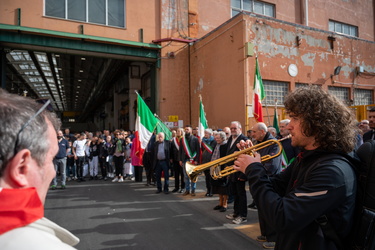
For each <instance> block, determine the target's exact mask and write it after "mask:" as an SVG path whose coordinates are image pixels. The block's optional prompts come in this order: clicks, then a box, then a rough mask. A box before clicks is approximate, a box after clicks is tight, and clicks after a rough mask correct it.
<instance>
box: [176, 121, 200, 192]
mask: <svg viewBox="0 0 375 250" xmlns="http://www.w3.org/2000/svg"><path fill="white" fill-rule="evenodd" d="M192 131H193V129H192V127H191V126H190V125H186V126H185V136H183V137H182V138H181V145H180V165H181V167H182V168H183V171H184V177H185V188H186V191H185V193H184V194H183V195H184V196H185V195H188V194H190V192H191V195H192V196H195V188H196V186H197V183H195V182H192V181H191V180H190V178H189V176H188V174H187V173H186V169H185V164H186V162H187V161H189V162H190V163H191V164H193V165H197V164H198V162H199V159H200V146H199V140H198V138H197V137H196V136H194V135H193V134H192Z"/></svg>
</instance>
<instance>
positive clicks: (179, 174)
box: [172, 160, 185, 189]
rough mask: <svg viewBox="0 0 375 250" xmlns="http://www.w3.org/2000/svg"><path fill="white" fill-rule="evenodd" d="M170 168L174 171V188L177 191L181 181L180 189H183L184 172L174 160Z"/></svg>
mask: <svg viewBox="0 0 375 250" xmlns="http://www.w3.org/2000/svg"><path fill="white" fill-rule="evenodd" d="M172 167H173V169H174V187H175V188H176V189H179V188H180V181H181V189H185V180H184V171H182V167H181V166H180V162H179V161H175V160H174V161H173V166H172Z"/></svg>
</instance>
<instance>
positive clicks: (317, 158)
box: [234, 87, 356, 250]
mask: <svg viewBox="0 0 375 250" xmlns="http://www.w3.org/2000/svg"><path fill="white" fill-rule="evenodd" d="M284 105H285V109H286V111H287V113H288V114H289V116H290V119H291V121H290V123H289V124H288V126H287V129H288V130H289V131H290V134H291V136H292V146H299V147H301V148H302V152H301V153H300V154H299V156H298V159H297V160H295V161H294V162H293V163H292V164H291V165H290V166H289V167H288V168H286V169H285V171H283V172H281V173H280V174H277V175H275V176H273V177H269V176H268V175H267V172H266V169H265V168H264V167H263V165H262V164H261V163H260V159H261V158H260V155H259V153H255V157H252V156H249V155H244V154H242V155H240V156H239V157H238V158H237V159H236V161H235V162H234V163H235V165H236V166H235V167H234V168H235V169H236V170H240V171H241V172H243V173H245V174H246V175H247V176H248V179H249V181H250V183H251V187H250V190H251V193H252V195H253V198H254V200H255V202H256V204H257V205H258V209H260V210H262V214H264V215H265V216H264V217H265V219H266V220H267V224H268V225H271V226H272V227H273V228H275V229H276V231H277V237H276V247H275V249H288V250H291V249H320V250H324V249H339V248H340V246H338V244H340V242H343V241H344V239H345V238H346V237H347V235H348V233H349V231H350V228H351V225H352V223H353V212H354V208H355V193H356V192H355V191H356V178H355V173H354V172H353V169H352V167H351V166H350V164H349V162H347V161H345V160H344V159H343V157H347V154H348V153H349V152H351V151H352V150H353V149H354V145H355V142H356V141H355V140H356V139H355V132H356V130H355V120H354V119H353V117H352V114H351V111H350V110H349V109H348V108H347V107H346V106H345V105H344V104H343V103H341V102H340V101H339V100H338V99H336V98H335V97H334V96H332V95H330V94H328V93H327V92H325V91H324V90H322V89H321V88H319V87H309V88H299V89H297V90H295V91H294V92H293V93H290V94H289V95H288V96H287V97H286V99H285V102H284ZM327 155H328V157H327ZM340 156H343V157H341V158H340ZM323 215H325V216H326V217H327V219H328V222H329V223H330V224H331V225H332V227H333V229H334V230H335V231H336V232H337V235H338V236H339V238H340V241H338V242H336V243H335V242H334V241H333V240H331V239H328V238H327V237H325V236H324V231H323V230H322V229H321V226H320V224H318V223H317V222H316V220H317V219H320V218H321V217H322V216H323Z"/></svg>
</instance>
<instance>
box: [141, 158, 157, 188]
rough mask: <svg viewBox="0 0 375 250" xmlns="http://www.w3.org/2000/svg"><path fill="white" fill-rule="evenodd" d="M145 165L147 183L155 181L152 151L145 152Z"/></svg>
mask: <svg viewBox="0 0 375 250" xmlns="http://www.w3.org/2000/svg"><path fill="white" fill-rule="evenodd" d="M143 166H144V168H145V171H146V178H147V183H151V182H155V174H154V163H153V160H152V154H151V153H150V152H145V153H144V154H143Z"/></svg>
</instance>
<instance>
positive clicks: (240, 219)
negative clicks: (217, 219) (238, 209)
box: [232, 216, 247, 225]
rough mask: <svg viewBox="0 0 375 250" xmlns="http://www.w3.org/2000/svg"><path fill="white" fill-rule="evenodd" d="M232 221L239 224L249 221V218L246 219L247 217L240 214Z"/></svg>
mask: <svg viewBox="0 0 375 250" xmlns="http://www.w3.org/2000/svg"><path fill="white" fill-rule="evenodd" d="M232 222H233V223H234V224H237V225H239V224H242V223H245V222H247V219H246V218H245V217H241V216H238V217H237V218H236V219H234V220H233V221H232Z"/></svg>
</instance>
